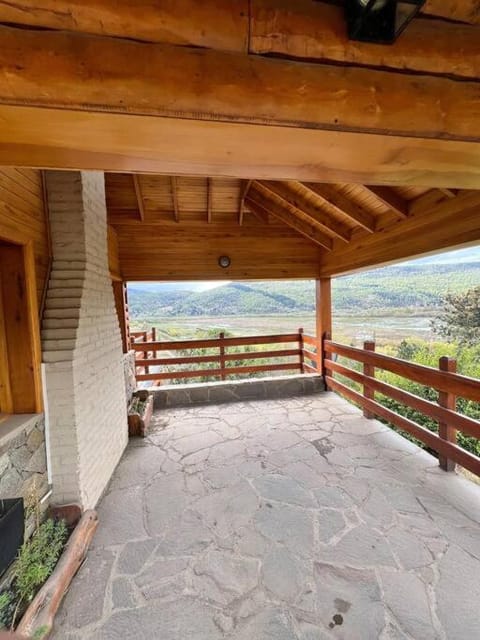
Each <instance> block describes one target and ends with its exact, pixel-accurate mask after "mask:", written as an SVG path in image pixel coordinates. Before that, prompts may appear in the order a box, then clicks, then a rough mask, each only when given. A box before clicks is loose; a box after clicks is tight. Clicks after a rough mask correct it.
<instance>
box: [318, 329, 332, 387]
mask: <svg viewBox="0 0 480 640" xmlns="http://www.w3.org/2000/svg"><path fill="white" fill-rule="evenodd" d="M331 339H332V336H331V334H330V333H329V332H328V331H327V332H325V333H324V334H323V337H322V339H321V340H320V345H319V347H318V355H317V357H318V359H317V362H319V361H320V362H321V363H322V375H323V380H324V383H325V391H328V384H327V381H326V376H327V375H331V376H333V372H330V373H329V372H328V371H327V368H326V367H325V362H326V361H327V360H328V359H329V358H330V355H329V354H328V353H327V352H326V351H325V346H324V342H325V340H331Z"/></svg>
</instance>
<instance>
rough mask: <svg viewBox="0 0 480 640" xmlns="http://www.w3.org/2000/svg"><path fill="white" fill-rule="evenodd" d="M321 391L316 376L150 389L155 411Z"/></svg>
mask: <svg viewBox="0 0 480 640" xmlns="http://www.w3.org/2000/svg"><path fill="white" fill-rule="evenodd" d="M324 390H325V386H324V383H323V379H322V377H321V376H319V375H316V374H312V375H310V374H302V375H294V376H278V377H272V378H253V379H251V380H236V381H229V382H206V383H201V384H182V385H179V384H177V385H165V386H163V387H153V388H151V389H149V391H151V393H152V394H153V395H154V398H155V405H154V406H155V409H161V408H164V407H182V406H188V405H192V404H209V403H211V404H221V403H225V402H241V401H242V400H261V399H267V398H287V397H289V396H296V395H300V396H301V395H310V394H312V393H319V392H321V391H324Z"/></svg>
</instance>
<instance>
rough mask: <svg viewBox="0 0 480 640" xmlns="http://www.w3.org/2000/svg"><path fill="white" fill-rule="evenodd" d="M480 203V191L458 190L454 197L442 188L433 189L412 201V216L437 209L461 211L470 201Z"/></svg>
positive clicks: (410, 209)
mask: <svg viewBox="0 0 480 640" xmlns="http://www.w3.org/2000/svg"><path fill="white" fill-rule="evenodd" d="M472 200H473V202H477V200H478V202H479V203H480V191H469V190H467V189H465V190H462V191H458V193H457V195H456V196H455V197H454V198H451V197H449V196H446V195H445V194H444V193H443V190H442V189H431V190H430V191H427V193H424V194H423V195H421V196H419V197H418V198H415V199H414V200H412V201H411V202H410V206H409V212H410V216H417V215H423V214H426V213H429V212H435V211H440V212H442V211H448V212H451V213H461V212H462V210H463V209H464V208H465V207H466V205H468V204H470V202H471V201H472Z"/></svg>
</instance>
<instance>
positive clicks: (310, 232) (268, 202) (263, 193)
mask: <svg viewBox="0 0 480 640" xmlns="http://www.w3.org/2000/svg"><path fill="white" fill-rule="evenodd" d="M247 202H248V205H249V207H251V208H252V209H257V208H260V209H261V210H263V211H267V212H268V213H270V214H272V215H273V216H274V217H275V218H278V219H279V220H281V221H282V222H283V223H284V224H286V225H288V226H289V227H291V228H292V229H295V231H298V233H301V234H302V235H304V236H305V237H306V238H308V239H309V240H311V241H312V242H315V243H316V244H318V245H320V246H321V247H323V248H324V249H327V250H329V251H330V250H331V249H332V247H333V241H332V238H331V237H330V236H328V235H327V234H326V233H324V232H323V231H322V230H321V229H320V228H319V226H318V225H317V224H316V223H315V222H312V220H311V218H309V217H308V216H306V215H304V214H303V213H302V212H301V211H300V210H299V209H295V207H292V206H289V205H287V203H285V204H284V201H282V199H281V198H279V197H278V196H276V195H275V194H274V193H272V192H270V191H268V189H265V188H264V187H262V185H261V184H259V183H257V182H254V183H253V185H252V188H251V189H250V191H249V193H248V197H247Z"/></svg>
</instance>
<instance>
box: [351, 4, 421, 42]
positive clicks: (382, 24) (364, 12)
mask: <svg viewBox="0 0 480 640" xmlns="http://www.w3.org/2000/svg"><path fill="white" fill-rule="evenodd" d="M425 1H426V0H345V17H346V20H347V26H348V37H349V38H350V40H360V41H362V42H373V43H376V44H393V43H394V42H395V40H396V39H397V38H398V36H399V35H400V34H401V33H402V31H403V30H404V29H405V28H406V26H407V25H408V24H409V23H410V21H411V20H412V19H413V18H414V17H415V16H416V15H417V14H418V12H419V11H420V9H421V8H422V7H423V5H424V4H425Z"/></svg>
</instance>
